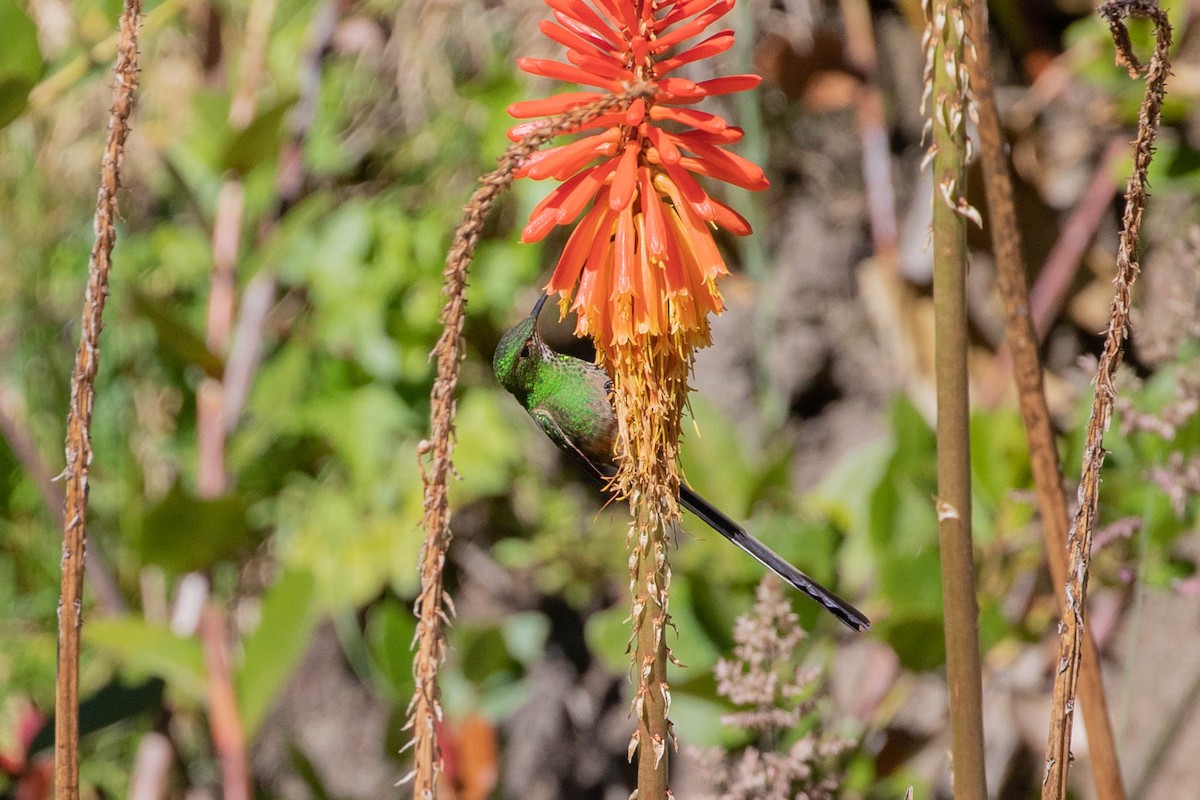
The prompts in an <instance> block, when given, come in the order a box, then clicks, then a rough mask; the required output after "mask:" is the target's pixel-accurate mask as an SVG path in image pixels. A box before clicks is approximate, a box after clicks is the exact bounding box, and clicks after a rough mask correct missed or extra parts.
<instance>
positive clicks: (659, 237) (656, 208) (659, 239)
mask: <svg viewBox="0 0 1200 800" xmlns="http://www.w3.org/2000/svg"><path fill="white" fill-rule="evenodd" d="M638 194H639V196H640V197H641V201H642V215H643V216H644V217H645V231H646V232H645V236H646V239H647V241H646V247H647V249H648V250H649V251H650V254H651V256H653V257H654V258H656V259H661V258H662V256H663V254H664V253H666V252H667V243H666V239H665V237H666V223H665V222H664V221H663V207H662V198H661V197H659V196H658V192H656V191H655V190H654V186H653V183H652V181H651V179H650V170H649V169H648V168H646V167H642V168H641V169H640V170H638Z"/></svg>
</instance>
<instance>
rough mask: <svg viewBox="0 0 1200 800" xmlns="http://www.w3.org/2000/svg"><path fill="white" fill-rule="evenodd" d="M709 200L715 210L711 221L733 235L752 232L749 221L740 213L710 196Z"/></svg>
mask: <svg viewBox="0 0 1200 800" xmlns="http://www.w3.org/2000/svg"><path fill="white" fill-rule="evenodd" d="M710 200H711V202H712V204H713V208H714V209H716V212H717V215H716V217H714V218H713V222H715V223H716V224H717V225H719V226H721V227H722V228H724V229H725V230H727V231H729V232H730V233H732V234H733V235H735V236H749V235H750V234H751V233H753V232H754V230H753V228H751V227H750V223H749V222H747V221H746V218H745V217H743V216H742V215H741V214H739V213H738V212H736V211H734V210H733V209H732V208H730V207H729V206H727V205H725V204H724V203H722V202H720V201H718V200H712V199H711V198H710Z"/></svg>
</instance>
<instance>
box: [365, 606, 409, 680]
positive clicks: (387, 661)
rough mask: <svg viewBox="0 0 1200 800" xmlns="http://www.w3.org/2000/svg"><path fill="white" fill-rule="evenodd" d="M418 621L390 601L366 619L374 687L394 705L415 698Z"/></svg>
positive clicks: (406, 609)
mask: <svg viewBox="0 0 1200 800" xmlns="http://www.w3.org/2000/svg"><path fill="white" fill-rule="evenodd" d="M416 627H417V621H416V619H415V618H414V617H413V614H412V611H411V610H409V609H408V608H407V607H405V606H404V605H403V604H401V603H400V602H398V601H397V600H395V599H392V598H389V599H387V600H384V601H383V602H382V603H379V604H378V605H376V606H373V607H372V608H371V610H370V612H369V613H368V616H367V633H366V639H367V648H368V651H369V653H370V658H371V668H372V669H371V672H372V674H373V675H374V677H375V684H376V686H378V687H379V689H380V690H381V691H382V692H383V694H384V695H385V696H387V697H388V698H389V699H390V700H392V701H393V702H396V703H399V702H407V700H408V698H409V697H410V696H411V695H412V690H413V675H412V650H411V649H410V648H411V647H412V640H413V632H414V631H415V630H416Z"/></svg>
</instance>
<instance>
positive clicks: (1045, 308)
mask: <svg viewBox="0 0 1200 800" xmlns="http://www.w3.org/2000/svg"><path fill="white" fill-rule="evenodd" d="M980 52H981V53H982V52H983V48H982V47H981V48H980ZM981 59H982V56H981ZM981 76H982V70H981V71H980V73H979V75H976V74H975V73H974V72H973V73H972V76H971V80H972V82H973V83H976V85H979V81H981V80H985V79H986V80H987V82H988V86H989V88H990V87H991V85H992V84H991V75H987V76H986V78H984V77H981ZM988 94H989V95H990V96H991V97H992V102H993V105H994V103H995V100H994V97H995V92H994V91H989V92H988ZM979 95H980V115H979V116H980V122H981V123H982V122H983V118H984V111H983V102H982V96H983V91H982V90H979ZM999 141H1000V142H1001V144H1003V139H1002V138H1000V139H999ZM980 144H981V145H982V147H981V149H982V150H983V154H984V161H983V169H984V179H985V186H986V185H988V183H987V182H988V181H990V180H991V179H990V178H989V177H988V175H989V174H995V175H1000V174H1003V176H1004V178H1003V180H1004V183H1005V185H1006V186H1008V187H1009V188H1008V197H1009V198H1010V205H1011V197H1012V188H1011V187H1012V183H1011V181H1010V180H1009V178H1008V172H1007V168H1006V169H1005V171H1004V172H1003V173H993V171H992V170H989V168H988V165H987V147H988V146H989V145H988V142H987V140H986V139H985V138H984V135H983V134H982V133H981V134H980ZM1126 146H1127V144H1126V142H1125V141H1124V140H1123V139H1114V140H1113V141H1111V142H1109V143H1108V145H1107V146H1106V147H1105V148H1104V152H1103V153H1101V155H1100V160H1099V161H1097V162H1096V167H1095V169H1093V170H1092V179H1091V180H1090V181H1089V182H1088V185H1087V188H1086V189H1084V191H1083V196H1082V197H1081V198H1080V200H1079V205H1077V206H1076V207H1075V210H1074V211H1072V212H1071V215H1070V216H1069V217H1068V218H1067V221H1066V224H1064V225H1063V228H1062V231H1061V232H1060V233H1059V235H1058V239H1057V240H1056V241H1055V242H1054V247H1053V248H1051V250H1050V253H1049V254H1048V255H1047V256H1046V261H1045V263H1044V264H1043V265H1042V269H1041V272H1039V273H1038V276H1037V280H1036V281H1035V282H1034V284H1033V289H1032V291H1028V290H1022V292H1021V297H1023V298H1024V300H1022V301H1020V302H1019V303H1018V304H1017V308H1023V309H1025V310H1024V311H1021V312H1020V313H1021V315H1022V316H1023V317H1025V316H1027V317H1028V318H1029V321H1030V322H1031V323H1032V325H1033V331H1034V333H1035V334H1036V335H1037V339H1036V341H1037V343H1039V344H1040V343H1041V342H1042V341H1044V340H1045V338H1046V333H1047V332H1048V331H1049V330H1050V325H1051V323H1053V322H1054V319H1055V318H1056V317H1057V316H1058V313H1059V311H1060V310H1061V309H1062V305H1063V301H1064V300H1066V297H1067V291H1068V290H1069V289H1070V287H1071V281H1073V280H1074V279H1075V275H1076V273H1077V272H1078V271H1079V266H1080V264H1081V263H1082V261H1083V258H1084V255H1085V254H1086V252H1087V248H1088V245H1089V244H1090V243H1091V241H1092V237H1093V236H1094V235H1095V233H1096V228H1097V227H1099V225H1100V221H1101V219H1103V218H1104V214H1105V212H1106V211H1108V209H1109V206H1111V205H1112V200H1113V195H1115V194H1116V187H1115V184H1114V183H1113V181H1112V179H1111V178H1110V177H1109V174H1110V173H1111V171H1112V169H1113V166H1114V165H1115V164H1116V163H1117V159H1118V158H1120V157H1121V154H1122V153H1124V152H1125V147H1126ZM989 191H991V190H989ZM988 207H989V208H991V207H992V199H991V195H990V194H989V195H988ZM993 216H994V217H997V220H998V216H997V215H995V214H993ZM997 220H993V227H994V226H995V222H996V221H997ZM1015 232H1016V229H1015V228H1014V229H1013V231H1009V232H1006V233H997V234H996V236H995V237H993V241H997V242H1000V243H1001V244H1003V243H1004V242H1005V240H1006V237H1008V236H1010V235H1013V234H1014V233H1015ZM1013 241H1017V240H1015V239H1014V240H1013ZM1006 247H1007V249H1012V250H1015V251H1016V252H1018V253H1019V252H1020V249H1021V248H1020V247H1019V246H1009V245H1006ZM999 258H1000V256H999V255H997V259H999ZM999 268H1000V269H1001V270H1003V269H1004V266H1003V265H1002V264H1001V265H999ZM1023 269H1024V268H1023V267H1022V270H1023ZM1020 278H1021V285H1022V286H1025V285H1026V281H1025V275H1024V272H1022V274H1021V276H1020ZM1000 291H1001V295H1002V299H1003V293H1004V286H1003V283H1002V279H1001V286H1000ZM1005 314H1006V315H1011V314H1012V312H1011V311H1009V310H1008V308H1007V307H1006V308H1005ZM1007 338H1008V339H1012V335H1011V333H1010V334H1008V337H1007ZM1012 347H1013V345H1011V344H1009V343H1008V342H1005V343H1003V344H1001V346H1000V349H999V351H998V352H997V353H996V359H995V361H994V362H993V364H992V366H991V371H990V373H989V375H988V376H987V377H986V378H985V379H984V381H983V388H982V390H981V391H980V395H981V397H980V404H981V405H983V406H986V407H988V408H993V407H995V406H996V405H997V404H998V403H999V402H1000V400H1001V398H1002V397H1003V395H1004V390H1005V387H1006V386H1007V385H1008V373H1009V372H1010V371H1011V370H1013V369H1014V366H1013V354H1012V352H1011V348H1012ZM1035 352H1036V351H1035ZM1017 391H1018V393H1020V392H1021V387H1020V385H1019V381H1018V386H1017ZM1038 391H1039V392H1040V391H1041V389H1040V388H1039V390H1038ZM1035 480H1036V475H1035ZM1063 536H1064V540H1063V547H1062V549H1063V551H1064V552H1065V551H1066V539H1065V537H1066V525H1065V523H1064V526H1063ZM1063 558H1064V559H1065V558H1066V556H1064V557H1063ZM1064 566H1065V565H1064ZM1055 581H1056V582H1057V583H1059V584H1060V585H1061V583H1062V582H1061V581H1058V579H1057V578H1056V579H1055Z"/></svg>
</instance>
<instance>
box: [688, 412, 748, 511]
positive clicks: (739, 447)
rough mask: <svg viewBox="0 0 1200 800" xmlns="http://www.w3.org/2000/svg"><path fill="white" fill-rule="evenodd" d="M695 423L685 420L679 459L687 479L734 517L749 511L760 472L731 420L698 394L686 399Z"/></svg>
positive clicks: (713, 502)
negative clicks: (747, 455) (688, 422)
mask: <svg viewBox="0 0 1200 800" xmlns="http://www.w3.org/2000/svg"><path fill="white" fill-rule="evenodd" d="M689 405H690V409H691V416H692V419H693V420H695V424H694V425H689V424H687V423H684V427H683V432H684V437H683V440H682V444H681V447H680V454H679V461H680V464H681V465H682V466H683V472H684V474H685V475H686V476H687V479H688V482H689V483H691V484H692V486H693V487H695V489H696V491H697V492H699V493H700V494H701V495H703V496H704V497H705V498H706V499H707V500H708V501H709V502H711V503H712V504H713V505H715V506H716V507H717V508H720V509H721V510H722V511H724V512H725V513H726V514H729V515H731V516H733V517H734V518H738V517H744V516H745V515H747V514H749V513H750V507H751V505H752V504H753V501H754V498H755V495H756V494H757V493H758V492H757V490H758V485H759V482H760V478H761V477H762V476H761V475H760V471H759V469H758V468H757V466H756V465H755V464H753V463H751V461H750V459H749V458H747V457H746V453H745V450H744V447H743V442H742V439H741V436H740V435H739V434H738V431H737V429H736V428H735V427H734V426H733V423H732V422H731V421H730V420H729V419H728V418H727V417H725V416H724V415H723V414H721V413H720V412H719V411H718V410H717V409H716V407H715V406H713V405H712V404H711V403H706V402H705V401H704V400H702V399H700V398H699V397H693V398H692V399H691V401H690V402H689Z"/></svg>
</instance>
